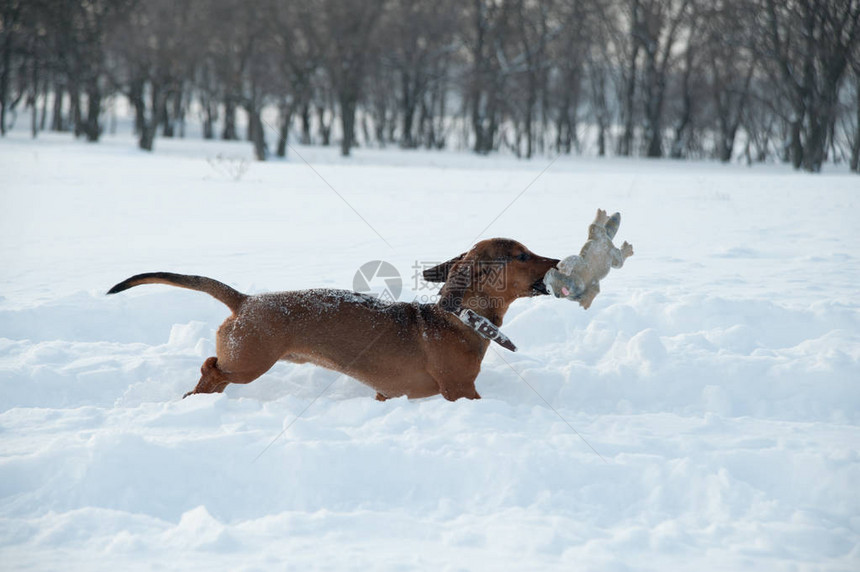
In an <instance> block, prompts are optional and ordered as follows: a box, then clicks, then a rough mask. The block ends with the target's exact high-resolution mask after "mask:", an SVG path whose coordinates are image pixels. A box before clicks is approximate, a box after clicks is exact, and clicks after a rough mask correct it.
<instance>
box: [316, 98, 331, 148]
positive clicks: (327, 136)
mask: <svg viewBox="0 0 860 572" xmlns="http://www.w3.org/2000/svg"><path fill="white" fill-rule="evenodd" d="M325 112H326V109H325V107H324V106H322V105H317V118H318V119H319V131H320V138H321V139H322V145H323V147H328V146H329V145H330V144H331V121H329V123H326V120H325Z"/></svg>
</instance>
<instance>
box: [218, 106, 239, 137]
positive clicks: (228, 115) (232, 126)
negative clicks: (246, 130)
mask: <svg viewBox="0 0 860 572" xmlns="http://www.w3.org/2000/svg"><path fill="white" fill-rule="evenodd" d="M221 139H223V140H224V141H235V140H236V139H238V137H237V136H236V102H234V101H233V99H232V98H230V97H228V98H226V99H225V100H224V130H223V131H222V132H221Z"/></svg>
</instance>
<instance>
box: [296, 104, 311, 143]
mask: <svg viewBox="0 0 860 572" xmlns="http://www.w3.org/2000/svg"><path fill="white" fill-rule="evenodd" d="M299 141H300V142H301V144H302V145H310V144H311V106H310V104H308V103H305V104H303V105H302V137H301V139H300V140H299Z"/></svg>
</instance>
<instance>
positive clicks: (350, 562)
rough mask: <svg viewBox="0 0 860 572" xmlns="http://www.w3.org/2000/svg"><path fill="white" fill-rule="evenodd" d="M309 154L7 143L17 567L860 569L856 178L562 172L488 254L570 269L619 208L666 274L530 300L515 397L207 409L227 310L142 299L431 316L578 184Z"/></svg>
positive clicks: (7, 425)
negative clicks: (364, 295) (450, 273)
mask: <svg viewBox="0 0 860 572" xmlns="http://www.w3.org/2000/svg"><path fill="white" fill-rule="evenodd" d="M299 152H300V153H302V155H303V156H304V157H305V158H306V159H308V161H310V162H311V163H312V164H313V165H314V169H316V172H315V171H314V170H312V169H311V168H309V167H308V166H307V165H305V164H304V163H303V162H302V161H300V160H299V159H298V157H296V156H295V155H293V156H292V157H291V158H290V160H289V161H288V162H271V163H267V164H258V163H251V164H249V165H250V166H249V168H248V170H247V172H246V173H244V174H243V175H242V176H241V177H239V178H238V180H234V176H233V173H234V172H235V169H236V167H237V165H238V160H237V159H236V158H239V157H245V158H250V146H249V145H248V144H245V143H237V144H229V143H221V142H212V143H204V142H200V141H185V142H183V141H176V142H170V141H164V140H159V141H158V142H157V152H156V153H155V154H154V155H147V154H143V153H141V152H138V151H137V150H135V149H134V145H133V142H132V141H131V140H130V139H128V138H126V137H116V138H110V137H109V138H107V139H106V140H105V141H104V142H102V143H100V144H98V145H87V144H85V143H82V142H78V143H74V142H71V141H69V139H68V137H52V136H42V137H41V138H40V140H39V141H38V142H37V143H32V142H31V141H29V139H27V137H26V136H25V135H24V134H21V133H13V134H12V135H11V136H9V137H7V138H6V139H4V140H0V172H2V173H3V178H2V180H0V201H2V202H0V263H2V264H0V295H2V299H0V562H2V563H3V564H2V568H4V569H37V570H56V569H63V570H75V569H81V570H83V569H86V570H98V569H103V570H116V569H122V570H133V569H152V568H159V569H189V568H204V567H205V568H208V569H236V570H273V569H291V570H310V569H323V570H347V569H350V570H369V569H373V570H413V569H414V570H574V569H575V570H655V571H665V570H697V571H701V570H787V571H794V570H800V571H805V570H845V571H848V570H854V571H856V570H858V569H860V485H858V483H860V454H858V450H860V297H858V286H857V285H858V284H860V264H858V257H860V225H858V224H857V213H858V211H860V208H858V207H860V201H858V197H860V179H858V178H857V177H856V176H855V177H852V176H849V175H847V174H844V173H842V172H830V173H826V174H825V175H823V176H810V175H803V174H796V173H793V172H791V171H790V170H788V169H786V168H783V167H781V166H765V167H756V168H754V169H748V168H745V167H740V166H729V167H724V166H719V165H713V164H702V163H673V162H669V161H662V162H646V161H637V160H631V161H622V160H605V161H600V160H588V159H568V158H563V159H559V160H558V161H557V162H555V163H554V164H553V165H552V166H551V168H550V169H549V170H548V171H547V172H546V173H544V174H543V175H542V176H540V177H539V178H538V179H537V180H536V181H535V182H534V184H533V185H531V187H529V188H528V190H527V191H526V192H525V193H523V194H522V196H521V197H520V198H519V199H518V200H516V202H515V203H514V204H513V205H512V206H510V208H508V209H507V210H506V211H505V212H504V214H502V216H501V217H499V218H498V220H496V221H495V222H493V223H492V225H491V226H490V227H489V229H487V230H486V231H485V232H484V233H483V234H482V235H481V237H489V236H509V237H512V238H517V239H519V240H521V241H522V242H524V243H525V244H526V245H528V246H529V247H530V248H531V249H532V250H534V251H535V252H537V253H539V254H543V255H548V256H549V255H552V256H557V257H563V256H566V255H568V254H572V253H575V252H577V251H578V250H579V247H580V246H581V244H582V242H583V240H584V238H585V230H586V226H587V224H588V222H589V221H590V220H591V218H592V217H593V215H594V210H595V209H596V208H597V207H603V208H606V209H609V210H610V211H612V210H619V211H621V212H622V214H623V220H622V224H621V230H620V232H619V235H618V238H619V240H629V241H630V242H632V243H633V244H634V247H635V249H636V255H635V256H634V257H633V258H632V259H630V260H629V261H628V263H627V265H626V266H625V267H624V268H623V269H621V270H618V271H613V273H612V274H610V276H609V278H607V279H606V281H605V282H604V284H603V292H602V293H601V294H600V296H598V298H597V299H596V301H595V303H594V305H593V306H592V308H591V309H590V310H588V311H583V310H582V309H581V308H579V307H578V306H576V305H575V304H572V303H568V302H565V301H559V300H555V299H551V298H549V297H544V298H540V299H531V300H523V301H519V302H517V303H516V304H515V305H514V307H513V308H512V310H511V312H510V313H509V314H508V316H507V319H506V321H505V326H504V331H505V332H506V333H507V334H508V335H509V336H510V337H511V338H512V339H513V340H514V342H515V343H517V345H518V346H519V347H520V351H519V352H517V353H516V354H510V353H504V354H502V353H501V351H502V350H500V351H499V353H496V352H494V351H491V352H490V353H489V354H488V356H487V358H486V360H485V362H484V367H483V371H482V373H481V375H480V377H479V378H478V384H477V385H478V390H479V391H480V393H481V394H482V395H483V397H484V399H482V400H480V401H477V402H468V401H465V400H461V401H459V402H456V403H453V404H452V403H448V402H446V401H444V400H443V399H441V398H431V399H427V400H423V401H416V402H409V401H407V400H405V399H397V400H391V401H388V402H385V403H378V402H376V401H374V400H372V399H371V397H372V395H373V392H372V391H370V390H369V389H368V388H366V387H364V386H362V385H361V384H359V383H358V382H356V381H353V380H350V379H347V378H339V379H336V377H337V376H336V375H335V374H334V373H332V372H328V371H326V370H322V369H319V368H314V367H311V366H296V365H290V364H279V365H278V366H276V367H275V368H274V369H273V370H272V371H271V372H269V373H268V374H267V375H265V376H264V377H263V378H261V379H259V380H258V381H256V382H254V383H253V384H250V385H248V386H245V387H230V388H228V390H227V391H226V393H225V394H223V395H213V396H195V397H193V398H190V399H186V400H181V399H179V397H180V396H181V395H182V393H183V392H185V391H187V390H189V389H190V388H191V387H193V385H194V383H195V382H196V380H197V377H198V367H199V366H200V364H201V363H202V361H203V359H204V358H206V357H207V356H210V355H213V339H214V331H215V329H216V328H217V326H218V324H219V323H220V322H221V320H222V319H223V318H224V317H225V316H226V315H227V311H226V309H225V308H224V307H223V306H222V305H221V304H219V303H218V302H216V301H214V300H212V299H210V298H208V297H207V296H205V295H203V294H199V293H194V292H188V291H183V290H178V289H170V288H165V287H153V286H151V287H140V288H136V289H134V290H131V291H129V292H126V293H123V294H121V295H119V296H114V297H109V298H108V297H105V296H104V295H103V293H104V291H105V290H106V289H107V288H108V287H110V286H111V285H113V284H114V283H116V282H118V281H120V280H122V279H124V278H126V277H128V276H130V275H132V274H136V273H139V272H144V271H154V270H165V271H176V272H184V273H191V274H204V275H209V276H212V277H214V278H218V279H220V280H223V281H225V282H227V283H229V284H231V285H233V286H235V287H237V288H239V289H241V290H243V291H246V292H261V291H267V290H283V289H300V288H306V287H315V286H330V287H342V288H350V287H351V285H352V280H353V275H354V273H355V272H356V270H357V269H358V267H359V266H360V265H361V264H362V263H363V262H366V261H368V260H374V259H383V260H387V261H390V262H391V263H392V264H394V265H395V266H396V267H397V268H398V269H400V272H401V273H402V274H403V276H404V282H405V286H406V291H405V293H404V294H403V296H401V298H402V299H411V298H413V297H414V296H416V295H420V294H424V293H425V292H423V291H416V289H415V284H414V283H413V280H412V274H413V268H412V267H413V265H414V264H415V262H416V261H418V262H425V261H441V260H445V259H447V258H449V257H451V256H453V255H456V254H459V253H460V252H462V251H464V250H465V249H466V248H468V247H469V246H470V245H471V244H472V243H474V242H475V241H476V239H478V238H479V236H478V234H479V233H480V232H481V230H482V229H483V228H484V227H486V226H487V225H488V224H490V223H491V222H492V221H493V219H494V218H495V217H496V216H497V215H499V213H501V212H502V211H503V209H504V208H505V207H506V206H507V205H509V203H510V202H511V201H512V200H513V199H514V198H515V197H517V195H519V194H520V192H521V191H523V189H525V188H526V187H527V186H528V185H529V184H530V183H531V182H532V181H533V180H534V179H535V177H537V176H538V175H539V174H540V172H541V171H542V170H543V169H544V168H545V167H546V166H547V164H548V163H549V160H536V161H533V162H531V163H527V162H518V161H516V160H514V159H509V158H499V157H495V158H477V157H473V156H471V155H468V154H454V153H450V154H445V153H442V154H438V153H422V152H416V153H405V152H400V151H372V150H359V151H358V152H357V153H356V156H355V157H354V158H353V159H350V160H348V161H343V160H341V159H340V158H338V157H337V155H336V150H334V149H331V150H328V149H319V148H299ZM219 154H220V157H221V158H220V159H218V158H217V157H218V156H219ZM317 173H318V174H319V175H320V176H321V177H324V179H325V181H327V182H328V184H330V185H331V186H332V187H333V188H334V189H336V190H337V193H340V194H341V195H342V196H343V198H344V199H345V200H346V201H347V202H349V204H351V205H352V206H353V207H354V208H355V209H356V210H357V211H358V212H359V213H360V214H361V216H362V217H364V219H366V221H367V223H369V225H370V226H372V227H373V228H372V229H371V228H370V227H369V226H368V224H365V222H363V221H362V219H361V218H360V217H359V216H357V214H356V213H355V212H354V211H353V210H352V209H351V208H350V207H349V206H348V205H347V204H345V202H344V201H342V200H341V198H339V197H338V195H337V194H336V193H335V192H334V191H333V190H332V189H331V188H329V186H328V185H327V184H326V182H324V181H323V180H321V178H320V176H318V174H317ZM374 229H375V230H374ZM377 233H378V234H379V235H381V236H382V237H383V238H384V241H383V239H381V238H380V237H379V236H378V235H377ZM386 242H387V243H388V244H386ZM506 362H507V363H506ZM508 364H510V365H508ZM514 370H516V371H514ZM519 375H522V377H523V378H524V379H525V380H526V381H527V382H528V383H529V384H531V386H533V387H534V389H535V390H537V392H538V393H540V395H541V396H543V398H545V399H546V400H547V401H548V402H549V403H550V404H551V405H552V408H550V407H548V406H547V405H546V403H545V402H544V401H543V400H542V399H541V397H539V396H538V395H536V394H535V393H534V392H533V391H532V389H530V388H529V386H528V385H526V383H525V382H524V381H523V380H522V379H521V378H520V377H519ZM335 379H336V381H334V384H333V385H332V386H331V387H330V388H329V389H328V391H326V392H324V393H323V395H322V396H321V397H319V399H317V400H316V401H314V399H315V397H316V396H317V395H318V394H319V393H320V392H321V391H322V390H323V389H324V388H325V387H326V386H328V385H329V384H330V383H331V382H332V381H333V380H335ZM305 408H307V411H306V412H305V413H304V414H303V415H301V417H300V418H299V419H298V421H295V422H294V420H295V418H296V415H297V414H299V413H300V412H302V411H304V410H305ZM553 408H554V409H553ZM556 411H557V412H558V414H560V415H561V416H563V417H564V419H565V420H566V421H567V423H569V426H568V424H567V423H566V422H565V421H562V419H561V418H560V417H559V415H557V413H556ZM288 425H289V428H288V430H287V431H286V432H284V433H283V435H281V436H280V437H279V438H277V439H276V437H277V436H278V435H279V434H280V433H281V432H282V431H283V429H284V428H285V427H287V426H288ZM573 429H575V431H576V432H578V434H577V433H575V432H574V430H573ZM580 436H581V437H584V438H585V439H586V440H587V441H588V443H589V444H590V445H591V446H592V447H593V448H594V449H595V450H596V451H597V452H598V453H599V455H600V456H598V454H596V453H595V452H594V451H593V450H592V449H591V448H590V447H589V446H588V444H586V443H585V442H584V441H583V439H582V438H581V437H580ZM273 440H274V442H273ZM270 444H271V447H269V448H268V449H266V447H267V446H268V445H270ZM261 453H262V454H261Z"/></svg>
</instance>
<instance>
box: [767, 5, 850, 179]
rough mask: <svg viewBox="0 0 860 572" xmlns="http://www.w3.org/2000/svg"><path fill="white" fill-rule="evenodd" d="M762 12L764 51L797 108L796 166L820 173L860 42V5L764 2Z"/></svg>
mask: <svg viewBox="0 0 860 572" xmlns="http://www.w3.org/2000/svg"><path fill="white" fill-rule="evenodd" d="M761 8H762V10H763V11H764V14H765V18H764V29H763V30H762V40H763V45H762V52H763V54H764V56H765V57H767V58H768V59H769V60H770V61H771V63H772V64H773V65H772V66H769V67H768V71H769V73H770V74H771V76H772V77H773V78H774V79H776V80H778V81H779V84H780V85H781V87H782V89H783V93H784V94H785V95H786V97H787V99H788V101H789V102H790V103H791V109H792V115H791V117H789V118H788V121H789V124H790V135H789V137H790V143H789V151H790V159H791V162H792V164H793V165H794V167H795V168H802V169H804V170H806V171H812V172H817V171H820V170H821V165H822V163H823V162H824V159H825V154H826V149H827V137H828V133H829V131H830V127H831V125H832V123H833V122H834V120H835V112H836V103H837V99H838V93H839V88H840V85H841V82H842V78H843V77H844V72H845V69H846V67H847V65H848V63H849V58H851V57H852V55H854V54H855V51H856V49H857V43H858V41H860V2H857V1H856V0H778V1H777V0H763V5H762V6H761Z"/></svg>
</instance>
